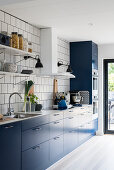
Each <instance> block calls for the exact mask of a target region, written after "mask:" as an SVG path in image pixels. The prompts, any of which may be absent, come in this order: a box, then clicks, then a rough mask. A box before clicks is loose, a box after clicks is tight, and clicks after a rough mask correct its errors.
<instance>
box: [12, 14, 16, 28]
mask: <svg viewBox="0 0 114 170" xmlns="http://www.w3.org/2000/svg"><path fill="white" fill-rule="evenodd" d="M11 25H12V26H16V18H15V17H13V16H11Z"/></svg>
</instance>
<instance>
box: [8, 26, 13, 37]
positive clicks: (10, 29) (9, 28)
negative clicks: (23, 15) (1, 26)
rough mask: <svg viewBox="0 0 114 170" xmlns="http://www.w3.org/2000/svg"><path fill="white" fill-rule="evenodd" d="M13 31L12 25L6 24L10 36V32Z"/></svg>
mask: <svg viewBox="0 0 114 170" xmlns="http://www.w3.org/2000/svg"><path fill="white" fill-rule="evenodd" d="M12 32H13V26H12V25H8V34H9V35H10V36H11V33H12Z"/></svg>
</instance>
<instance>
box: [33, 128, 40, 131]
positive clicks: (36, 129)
mask: <svg viewBox="0 0 114 170" xmlns="http://www.w3.org/2000/svg"><path fill="white" fill-rule="evenodd" d="M32 130H35V131H38V130H41V128H34V129H32Z"/></svg>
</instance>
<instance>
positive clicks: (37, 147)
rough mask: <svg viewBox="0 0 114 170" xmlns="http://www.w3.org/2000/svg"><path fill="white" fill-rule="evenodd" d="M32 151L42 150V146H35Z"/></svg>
mask: <svg viewBox="0 0 114 170" xmlns="http://www.w3.org/2000/svg"><path fill="white" fill-rule="evenodd" d="M32 149H34V150H37V149H40V146H35V147H33V148H32Z"/></svg>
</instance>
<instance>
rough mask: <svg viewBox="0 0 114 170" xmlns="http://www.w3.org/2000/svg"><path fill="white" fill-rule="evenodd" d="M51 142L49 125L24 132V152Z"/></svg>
mask: <svg viewBox="0 0 114 170" xmlns="http://www.w3.org/2000/svg"><path fill="white" fill-rule="evenodd" d="M47 140H49V124H46V125H42V126H38V127H35V128H32V129H29V130H26V131H24V132H22V150H26V149H29V148H31V147H33V146H35V145H37V144H40V143H42V142H45V141H47Z"/></svg>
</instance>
